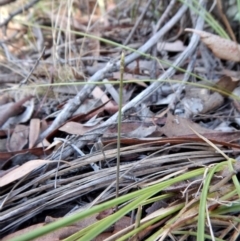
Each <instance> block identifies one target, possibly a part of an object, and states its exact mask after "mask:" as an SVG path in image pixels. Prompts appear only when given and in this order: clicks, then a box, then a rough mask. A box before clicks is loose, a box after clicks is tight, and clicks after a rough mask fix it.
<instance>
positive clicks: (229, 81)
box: [214, 75, 239, 94]
mask: <svg viewBox="0 0 240 241" xmlns="http://www.w3.org/2000/svg"><path fill="white" fill-rule="evenodd" d="M238 83H239V80H237V81H236V80H234V79H233V78H232V77H230V76H226V75H224V76H223V77H222V78H221V79H220V80H218V81H217V82H216V85H215V86H214V87H215V88H217V89H219V90H223V91H226V92H232V91H233V90H234V89H235V88H236V87H237V86H238ZM221 94H223V93H221Z"/></svg>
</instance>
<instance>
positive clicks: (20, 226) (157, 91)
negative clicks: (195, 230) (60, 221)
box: [0, 0, 240, 240]
mask: <svg viewBox="0 0 240 241" xmlns="http://www.w3.org/2000/svg"><path fill="white" fill-rule="evenodd" d="M36 2H37V1H33V2H31V3H30V4H29V5H26V6H25V7H26V12H22V11H18V13H17V12H16V13H15V14H11V13H12V10H13V9H14V8H15V10H17V9H18V5H17V4H14V3H13V6H12V7H9V6H8V2H6V3H4V2H3V5H4V8H6V10H5V11H6V13H8V15H7V16H6V17H5V19H8V17H9V22H6V21H5V20H1V22H0V26H1V28H2V29H3V30H4V29H5V30H4V31H3V33H4V32H5V33H4V34H2V33H1V48H2V50H3V51H2V52H1V53H0V59H1V63H0V84H1V92H2V96H1V99H0V110H1V113H2V115H1V117H0V124H1V130H0V136H1V148H0V149H1V155H0V168H1V173H0V174H1V176H0V187H1V188H0V206H1V209H0V233H1V236H2V237H3V236H6V235H8V234H9V235H11V238H12V237H14V236H15V237H18V236H19V235H20V234H23V233H26V232H29V231H30V229H35V227H36V226H44V225H45V224H46V222H47V221H46V220H45V223H43V221H44V219H45V217H47V216H50V219H51V220H52V221H54V220H55V219H57V218H62V217H64V216H67V215H70V214H71V213H74V212H76V211H78V212H79V211H81V210H85V209H87V208H89V206H91V205H93V204H99V203H102V202H104V201H107V200H111V199H114V197H115V196H116V189H115V187H114V185H113V184H114V182H115V181H116V156H117V148H116V143H117V138H118V134H117V129H118V128H117V127H118V124H117V116H118V113H119V111H120V110H122V126H121V136H120V138H121V149H120V153H121V164H120V175H121V179H120V186H119V194H120V195H121V196H122V195H125V194H126V193H131V192H133V191H135V190H138V189H139V188H140V189H142V188H146V187H148V186H151V185H154V184H156V183H159V182H161V181H165V180H168V179H171V178H173V177H174V176H177V175H181V174H186V175H187V173H188V171H189V170H193V169H198V168H200V167H202V166H204V167H206V170H207V169H208V168H210V167H211V166H212V165H217V164H218V163H221V162H223V161H225V158H224V157H223V156H222V155H221V154H220V153H218V152H216V151H215V150H214V148H213V147H212V146H210V145H208V144H207V143H206V142H205V141H204V139H202V138H200V137H199V136H198V135H196V134H195V133H194V132H193V131H192V130H191V128H192V129H193V130H194V131H195V132H197V133H199V134H201V135H202V136H204V137H206V138H208V139H209V140H211V142H212V143H213V145H216V146H218V148H220V149H221V151H222V152H224V153H227V155H228V156H229V157H230V158H235V159H236V160H238V159H239V154H238V153H239V148H240V145H239V135H240V134H239V133H240V132H239V123H240V121H239V119H240V118H239V113H240V107H239V87H238V86H239V77H238V75H239V74H238V73H239V71H238V68H239V66H238V65H239V63H238V62H239V56H240V54H239V52H240V51H239V45H238V43H237V42H236V38H237V36H235V37H236V38H234V41H231V40H229V39H225V38H223V37H221V36H219V33H216V32H214V31H213V30H212V29H210V28H207V27H206V26H205V25H204V24H203V22H204V21H203V18H202V17H201V16H202V15H201V14H199V15H198V14H196V13H194V11H192V8H191V7H190V6H192V5H191V4H193V1H190V5H189V7H188V5H187V4H185V3H181V4H180V3H176V1H166V3H165V2H164V1H148V3H147V2H141V3H140V2H139V1H132V2H131V3H132V4H124V3H126V2H129V1H126V0H125V1H114V0H112V1H108V3H107V4H106V5H104V9H105V10H104V11H105V14H104V13H103V12H102V9H101V7H100V5H98V4H97V1H91V0H89V1H76V2H74V4H73V5H72V6H70V5H68V6H67V5H65V4H66V3H65V2H61V1H59V3H61V4H59V5H58V6H55V4H53V5H52V6H51V8H49V3H48V2H43V3H42V6H41V7H40V5H37V4H36ZM218 2H219V1H218ZM200 4H201V1H200ZM223 4H226V3H223ZM225 7H228V6H227V5H226V6H225ZM229 7H230V6H229ZM30 8H31V11H32V12H31V14H33V15H32V16H34V19H35V20H36V19H38V21H37V22H33V24H32V22H31V21H32V20H33V19H32V16H30V15H28V14H27V12H28V11H29V13H30V10H28V9H30ZM202 8H203V9H205V10H206V11H210V9H211V6H208V4H207V5H204V4H203V5H202ZM50 9H51V10H50ZM66 9H68V10H69V11H71V14H72V16H69V15H68V13H69V12H68V11H66ZM72 10H74V11H72ZM18 14H20V15H18ZM212 14H213V18H216V19H217V18H218V14H220V15H221V16H222V15H223V13H222V11H221V8H220V7H219V3H218V5H217V7H216V6H215V9H214V11H213V13H212ZM18 16H21V17H22V19H24V20H23V22H22V20H21V21H19V22H18V21H16V20H17V17H18ZM189 16H190V21H188V20H186V19H187V17H188V18H189ZM195 19H197V21H195ZM35 20H34V21H35ZM218 20H219V25H220V26H221V27H222V28H223V29H225V28H226V29H227V31H228V32H229V34H230V36H232V33H234V32H236V31H233V30H235V29H234V28H236V27H235V26H234V25H232V23H231V21H235V20H233V19H225V18H224V21H221V19H218ZM206 21H207V19H206ZM228 21H229V23H230V25H229V24H228ZM28 22H29V23H30V22H31V24H27V23H28ZM49 23H51V26H54V27H52V28H51V27H49V26H50V25H49ZM150 26H154V27H150ZM231 28H232V29H231ZM184 29H185V30H186V31H184ZM22 36H25V37H24V38H22ZM199 36H200V41H199ZM237 41H238V40H237ZM44 47H45V50H44V51H43V49H44ZM134 49H138V52H133V50H134ZM201 50H202V51H201ZM122 51H125V56H126V57H125V63H126V64H125V67H124V87H123V103H124V104H123V106H119V82H118V81H119V79H120V76H121V72H119V68H120V66H121V65H120V60H119V59H120V56H121V52H122ZM140 52H141V53H140ZM226 60H227V61H226ZM175 67H177V68H175ZM184 71H185V72H184ZM186 71H187V72H186ZM101 81H102V82H103V84H99V83H101ZM234 169H235V172H236V173H238V171H239V168H238V167H237V164H236V165H235V166H234ZM232 175H234V174H231V173H229V172H227V173H224V172H223V173H221V175H220V173H219V176H218V175H216V177H214V178H213V179H212V181H211V187H213V186H216V185H217V183H218V182H220V180H225V179H226V181H225V183H223V185H224V187H225V188H223V189H222V192H221V193H218V192H217V191H212V192H209V197H208V198H211V200H212V201H209V200H208V204H207V206H208V209H209V212H210V211H214V210H218V208H219V207H221V206H224V205H223V204H222V203H221V202H220V201H219V202H218V199H219V198H220V197H224V195H227V194H228V193H229V191H230V190H231V191H233V190H234V186H233V184H232V182H231V176H232ZM203 179H204V177H203V176H199V177H196V179H191V178H190V179H188V180H187V181H185V182H184V181H181V182H178V183H176V185H171V186H169V187H166V188H165V191H164V190H163V191H162V193H163V194H169V196H168V197H167V198H166V200H164V202H159V201H158V200H156V201H153V202H152V203H151V204H149V205H148V206H147V205H143V206H142V208H143V212H142V215H141V220H140V221H139V225H140V227H141V225H143V224H144V223H146V222H148V221H149V220H150V221H151V220H154V219H156V220H157V218H158V217H160V216H161V215H165V213H167V212H170V211H171V210H174V208H178V207H179V206H178V205H181V204H183V203H185V202H186V203H187V204H188V205H189V206H188V205H187V206H186V207H185V209H184V208H183V209H182V210H181V211H180V214H182V215H181V216H180V215H179V214H177V215H176V217H178V218H177V219H176V220H175V221H174V222H172V220H174V216H172V215H169V216H166V218H165V219H164V221H162V222H160V221H155V222H153V223H152V224H151V225H149V226H148V228H146V229H145V230H142V231H141V232H140V231H139V233H138V234H136V235H135V236H134V235H132V236H131V237H132V240H134V238H138V240H145V239H146V238H147V237H150V236H151V235H152V232H155V231H154V230H155V229H156V227H158V229H159V230H161V229H164V227H165V228H166V227H168V228H167V229H165V231H164V232H162V233H161V234H159V235H158V237H160V238H162V239H163V238H164V237H167V236H168V237H173V235H175V238H180V237H182V236H181V235H177V234H174V232H177V231H179V230H181V229H185V230H192V226H191V224H190V220H193V222H194V224H195V226H196V219H195V217H196V216H197V215H198V210H199V205H200V204H199V199H198V197H197V196H196V195H197V194H199V189H200V190H201V187H202V183H203ZM104 190H105V191H104ZM217 190H218V189H217ZM173 193H174V197H173V196H172V194H173ZM194 195H195V196H194ZM238 200H239V197H237V196H236V195H235V196H234V198H232V200H230V201H229V202H235V201H238ZM159 203H160V205H157V204H159ZM120 209H121V207H120ZM115 212H117V210H114V209H113V210H112V212H110V213H107V216H109V217H111V215H112V214H113V213H115ZM136 212H137V210H132V213H128V214H126V215H124V216H123V217H122V218H119V220H118V222H116V223H115V224H114V225H113V226H112V227H109V228H107V229H106V231H105V232H104V233H101V234H99V235H96V238H95V240H104V239H106V240H111V238H112V239H115V238H116V237H121V236H122V235H126V233H127V230H128V231H130V230H134V227H135V229H137V228H138V225H136V223H135V222H137V221H136V219H137V214H136ZM181 212H182V213H181ZM96 217H97V216H94V217H93V219H90V218H86V219H85V224H84V225H85V226H84V227H87V226H90V225H91V224H93V223H96V224H97V222H98V221H99V220H98V219H97V218H96ZM100 220H101V219H100ZM212 220H214V218H213V219H212ZM52 221H51V222H52ZM217 221H219V219H215V222H216V223H217ZM79 222H80V223H81V222H82V221H79ZM83 222H84V221H83ZM194 224H193V225H194ZM79 225H80V224H79ZM227 225H229V223H227V222H226V223H224V224H223V228H222V229H221V230H219V229H217V228H216V227H217V226H216V227H214V222H213V223H212V228H213V230H209V229H208V230H207V229H206V230H205V232H206V234H207V235H208V234H209V235H211V231H213V233H214V235H216V237H221V238H228V237H229V236H228V235H230V236H231V235H233V236H234V235H235V236H236V233H235V230H234V229H231V230H230V231H229V232H231V234H226V233H224V228H227ZM84 227H83V226H81V225H80V226H78V224H77V223H76V224H75V225H73V226H69V227H68V228H61V229H60V230H59V231H56V233H52V234H49V235H50V236H47V237H45V239H44V237H43V238H39V239H37V240H50V239H51V240H62V239H64V238H67V237H69V236H71V235H72V234H74V233H77V232H78V231H79V229H80V230H81V229H83V228H84ZM51 235H53V236H51ZM161 235H162V236H161ZM235 236H234V237H235ZM9 238H10V237H9ZM9 238H8V236H6V237H5V239H3V240H8V239H9ZM229 240H230V239H229ZM232 240H233V239H232Z"/></svg>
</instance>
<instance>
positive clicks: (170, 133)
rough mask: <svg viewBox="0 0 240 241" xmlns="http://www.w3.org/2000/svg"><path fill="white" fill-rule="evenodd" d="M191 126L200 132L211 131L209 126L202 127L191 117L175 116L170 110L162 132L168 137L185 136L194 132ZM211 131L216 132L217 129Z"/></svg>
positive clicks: (161, 129)
mask: <svg viewBox="0 0 240 241" xmlns="http://www.w3.org/2000/svg"><path fill="white" fill-rule="evenodd" d="M189 126H190V127H191V128H192V129H194V130H195V131H196V132H198V133H200V134H204V133H209V132H210V131H211V130H209V129H207V128H204V127H201V126H200V125H198V124H196V123H194V122H192V121H191V120H189V119H186V118H182V117H180V116H173V115H172V114H171V113H170V112H168V116H167V120H166V124H165V125H164V126H163V127H162V128H160V132H162V133H163V134H164V135H165V136H167V137H174V136H185V135H189V134H193V132H192V130H191V129H190V128H189ZM211 132H212V133H216V132H215V131H211Z"/></svg>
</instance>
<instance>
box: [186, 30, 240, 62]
mask: <svg viewBox="0 0 240 241" xmlns="http://www.w3.org/2000/svg"><path fill="white" fill-rule="evenodd" d="M185 31H187V32H192V33H196V34H198V35H199V36H200V38H201V40H202V42H203V43H204V44H206V45H207V47H208V48H210V49H211V50H212V52H213V53H214V55H215V56H216V57H218V58H220V59H224V60H230V61H234V62H239V61H240V45H238V44H237V43H235V42H233V41H231V40H229V39H224V38H221V37H219V36H218V35H215V34H211V33H208V32H205V31H201V30H196V29H191V28H186V29H185Z"/></svg>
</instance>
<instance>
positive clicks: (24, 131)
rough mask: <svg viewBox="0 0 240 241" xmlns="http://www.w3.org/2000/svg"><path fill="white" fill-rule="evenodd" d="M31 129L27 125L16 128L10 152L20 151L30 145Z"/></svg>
mask: <svg viewBox="0 0 240 241" xmlns="http://www.w3.org/2000/svg"><path fill="white" fill-rule="evenodd" d="M28 132H29V129H28V127H27V126H25V125H17V126H16V127H15V128H14V132H13V134H12V136H11V138H10V144H9V145H10V150H11V151H20V150H22V149H23V147H24V146H25V145H26V144H27V143H28Z"/></svg>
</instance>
